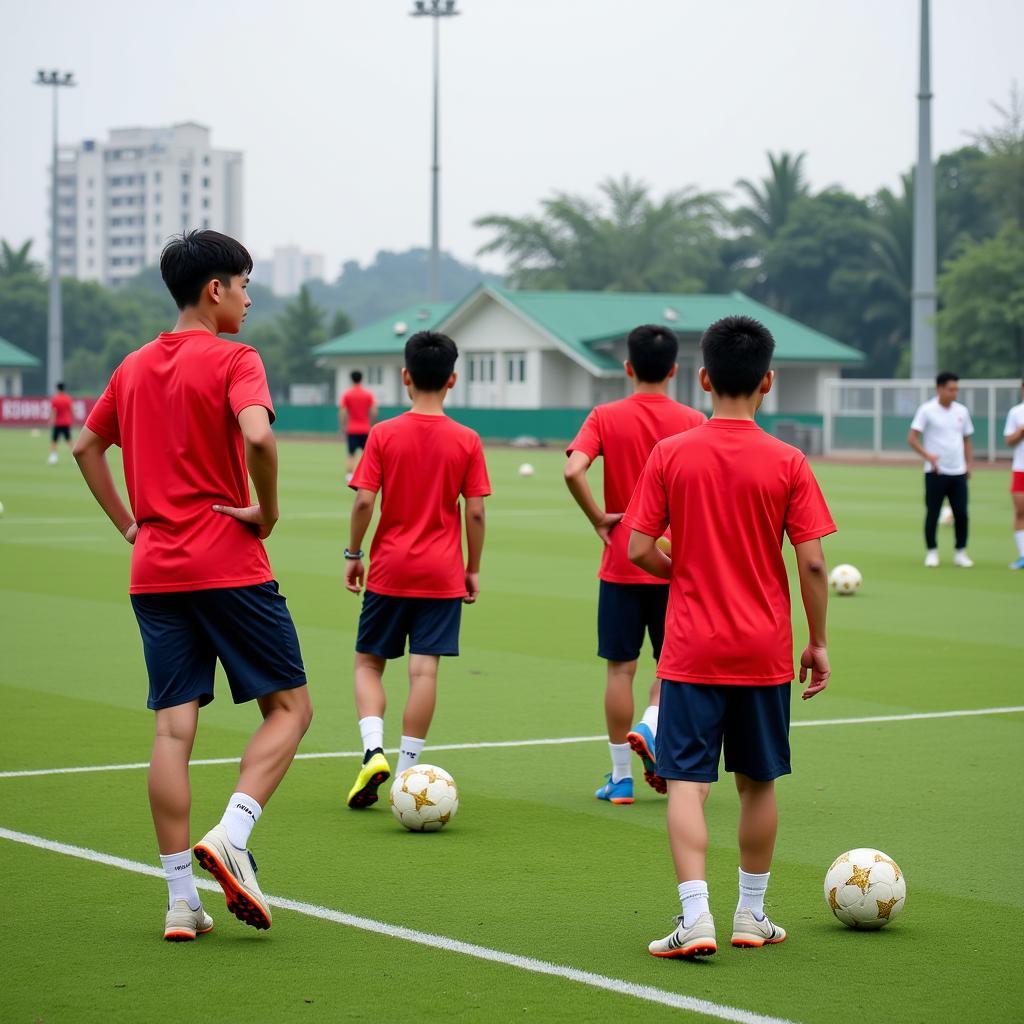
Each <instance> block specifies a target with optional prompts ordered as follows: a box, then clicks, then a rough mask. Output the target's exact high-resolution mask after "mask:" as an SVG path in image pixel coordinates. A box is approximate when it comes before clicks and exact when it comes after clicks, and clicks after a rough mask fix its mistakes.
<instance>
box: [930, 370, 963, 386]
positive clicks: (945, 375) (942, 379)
mask: <svg viewBox="0 0 1024 1024" xmlns="http://www.w3.org/2000/svg"><path fill="white" fill-rule="evenodd" d="M959 379H960V378H959V377H958V376H957V375H956V374H955V373H950V372H949V370H943V371H942V373H940V374H939V375H938V376H937V377H936V378H935V386H936V387H937V388H941V387H942V386H943V385H944V384H948V383H949V382H950V381H951V380H959Z"/></svg>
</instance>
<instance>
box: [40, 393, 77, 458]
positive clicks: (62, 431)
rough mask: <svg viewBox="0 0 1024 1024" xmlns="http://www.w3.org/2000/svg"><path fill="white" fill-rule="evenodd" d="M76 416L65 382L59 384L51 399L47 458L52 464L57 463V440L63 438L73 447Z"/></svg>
mask: <svg viewBox="0 0 1024 1024" xmlns="http://www.w3.org/2000/svg"><path fill="white" fill-rule="evenodd" d="M74 422H75V416H74V413H73V412H72V409H71V396H70V395H69V394H67V392H66V391H65V390H64V382H63V381H61V382H60V383H59V384H58V385H57V391H56V393H55V394H54V395H53V397H52V398H51V399H50V426H51V427H52V431H51V433H50V457H49V458H48V459H47V460H46V461H47V462H48V463H49V464H50V465H51V466H56V465H57V442H58V441H59V440H60V439H61V438H63V439H64V440H65V441H66V442H67V446H68V447H69V448H70V447H71V425H72V424H73V423H74Z"/></svg>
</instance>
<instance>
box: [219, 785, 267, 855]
mask: <svg viewBox="0 0 1024 1024" xmlns="http://www.w3.org/2000/svg"><path fill="white" fill-rule="evenodd" d="M262 813H263V808H262V807H260V805H259V804H258V803H256V801H255V800H253V798H252V797H251V796H246V795H245V793H232V794H231V799H230V800H229V801H228V805H227V807H226V808H225V809H224V817H223V818H221V819H220V823H221V824H222V825H223V826H224V827H225V828H226V829H227V830H228V839H230V840H231V845H232V846H234V847H235V848H236V849H238V850H244V849H245V848H246V847H247V846H248V845H249V836H251V835H252V830H253V826H254V825H255V824H256V822H257V821H259V820H260V815H261V814H262Z"/></svg>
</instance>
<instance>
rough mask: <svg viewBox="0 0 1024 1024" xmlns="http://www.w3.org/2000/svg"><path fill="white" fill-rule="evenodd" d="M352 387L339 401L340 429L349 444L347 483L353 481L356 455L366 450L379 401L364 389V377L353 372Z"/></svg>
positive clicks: (358, 372) (357, 372) (355, 371)
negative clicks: (367, 439)
mask: <svg viewBox="0 0 1024 1024" xmlns="http://www.w3.org/2000/svg"><path fill="white" fill-rule="evenodd" d="M351 376H352V387H350V388H349V389H348V391H346V392H345V393H344V394H343V395H342V396H341V398H340V399H339V400H338V429H339V430H341V431H343V432H344V434H345V440H346V442H347V443H348V466H347V474H346V476H345V482H346V483H347V482H348V481H350V480H351V479H352V473H353V472H354V471H355V468H356V455H357V454H358V453H359V452H361V451H363V450H364V449H365V448H366V438H367V437H368V436H369V433H370V428H371V427H372V426H373V421H374V420H375V419H376V418H377V412H378V409H377V399H376V398H374V397H373V392H372V391H368V390H367V389H366V388H364V387H363V375H362V373H361V372H360V371H359V370H353V371H352V374H351Z"/></svg>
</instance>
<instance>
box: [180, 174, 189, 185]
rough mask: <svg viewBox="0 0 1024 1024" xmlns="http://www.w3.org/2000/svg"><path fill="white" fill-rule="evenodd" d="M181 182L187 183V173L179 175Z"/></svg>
mask: <svg viewBox="0 0 1024 1024" xmlns="http://www.w3.org/2000/svg"><path fill="white" fill-rule="evenodd" d="M181 183H182V185H187V184H188V175H187V174H182V176H181Z"/></svg>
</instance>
